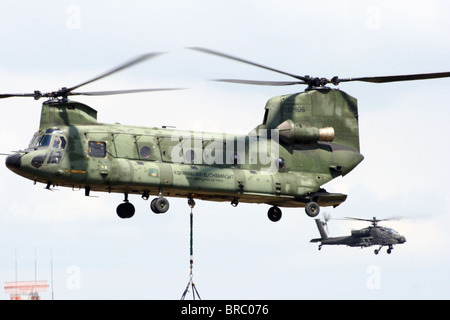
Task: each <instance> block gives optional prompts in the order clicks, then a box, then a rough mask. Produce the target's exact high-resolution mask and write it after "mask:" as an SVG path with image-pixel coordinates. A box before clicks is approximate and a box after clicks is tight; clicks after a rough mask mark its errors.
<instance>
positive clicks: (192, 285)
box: [181, 197, 202, 300]
mask: <svg viewBox="0 0 450 320" xmlns="http://www.w3.org/2000/svg"><path fill="white" fill-rule="evenodd" d="M188 204H189V207H190V208H191V216H190V225H191V232H190V269H191V271H190V274H189V282H188V284H187V286H186V289H185V290H184V292H183V295H182V296H181V300H184V298H185V297H186V294H187V293H188V292H189V287H190V286H191V287H192V298H193V299H194V300H195V296H197V297H198V299H199V300H202V299H201V298H200V295H199V294H198V291H197V288H196V287H195V284H194V281H193V280H192V278H193V274H192V269H193V267H194V242H193V237H194V214H193V212H192V209H193V208H194V206H195V201H194V199H192V197H190V198H189V200H188Z"/></svg>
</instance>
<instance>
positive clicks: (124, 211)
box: [0, 48, 450, 221]
mask: <svg viewBox="0 0 450 320" xmlns="http://www.w3.org/2000/svg"><path fill="white" fill-rule="evenodd" d="M190 49H194V50H197V51H201V52H204V53H208V54H213V55H216V56H220V57H224V58H227V59H232V60H235V61H239V62H243V63H247V64H250V65H253V66H257V67H261V68H264V69H267V70H271V71H274V72H277V73H281V74H283V75H287V76H290V77H293V78H295V79H296V81H294V82H273V81H271V82H268V81H249V80H233V79H221V80H218V81H222V82H234V83H243V84H256V85H276V86H280V85H297V84H301V85H306V86H307V88H306V90H305V91H303V92H299V93H293V94H287V95H282V96H277V97H273V98H271V99H269V100H268V101H267V104H266V106H265V112H264V116H263V120H262V123H261V124H259V125H257V126H256V128H255V129H253V130H252V131H251V132H250V133H249V134H248V135H230V134H226V133H210V132H193V131H181V130H175V129H171V128H164V127H163V128H155V127H136V126H126V125H121V124H103V123H99V122H97V111H96V110H94V109H93V108H91V107H89V106H87V105H85V104H83V103H80V102H76V101H73V100H69V99H68V97H69V96H74V95H87V96H103V95H111V94H126V93H137V92H147V91H158V90H174V89H175V88H166V89H135V90H119V91H99V92H76V91H75V90H76V89H79V88H80V87H82V86H85V85H87V84H89V83H92V82H94V81H97V80H100V79H102V78H104V77H106V76H109V75H111V74H114V73H116V72H118V71H120V70H123V69H126V68H128V67H130V66H132V65H135V64H137V63H141V62H143V61H144V60H147V59H150V58H154V57H156V56H158V55H159V53H149V54H146V55H143V56H140V57H138V58H136V59H134V60H132V61H130V62H128V63H125V64H123V65H121V66H119V67H117V68H114V69H112V70H111V71H109V72H106V73H104V74H102V75H100V76H97V77H95V78H93V79H91V80H89V81H86V82H83V83H81V84H79V85H76V86H73V87H69V88H67V87H63V88H62V89H60V90H57V91H53V92H48V93H42V92H40V91H34V92H33V93H19V94H0V98H10V97H32V98H34V99H36V100H38V99H40V98H48V100H47V101H45V102H44V103H43V104H42V110H41V118H40V123H39V128H38V131H37V132H36V133H35V134H34V136H33V138H32V140H31V143H30V144H29V146H28V147H27V148H26V149H25V150H21V151H18V152H14V153H12V154H10V155H8V157H7V158H6V166H7V167H8V168H9V169H10V170H12V171H13V172H15V173H17V174H19V175H21V176H23V177H25V178H27V179H30V180H32V181H34V182H35V183H36V182H40V183H44V184H45V185H46V188H48V189H50V188H51V187H52V186H62V187H69V188H73V189H84V190H85V195H86V196H89V195H90V192H91V191H98V192H109V193H111V192H114V193H122V194H124V201H123V203H121V204H119V206H118V207H117V210H116V212H117V214H118V215H119V217H121V218H130V217H132V216H133V215H134V213H135V208H134V206H133V205H132V204H131V203H130V202H129V200H128V195H129V194H139V195H141V196H142V198H143V199H145V200H147V199H149V197H150V195H155V196H156V197H155V198H154V199H153V200H152V201H151V204H150V208H151V210H152V211H153V212H155V213H164V212H166V211H167V210H168V209H169V202H168V200H167V198H166V197H182V198H186V199H188V204H189V205H190V206H191V207H193V206H194V204H195V202H194V198H195V199H201V200H209V201H229V202H230V203H231V204H232V205H233V206H237V205H238V203H239V202H247V203H266V204H269V205H271V208H270V209H269V210H268V217H269V219H270V220H271V221H278V220H279V219H280V218H281V210H280V207H304V208H305V211H306V213H307V215H309V216H311V217H315V216H317V214H318V213H319V211H320V206H333V207H336V206H338V205H339V204H341V203H342V202H344V201H345V200H346V198H347V195H345V194H341V193H329V192H327V191H326V190H325V189H323V188H322V186H323V185H324V184H326V183H327V182H329V181H330V180H332V179H334V178H336V177H339V176H345V175H346V174H348V173H349V172H350V171H352V170H353V169H354V168H355V167H356V166H357V165H358V164H359V163H360V162H361V161H362V160H363V158H364V157H363V155H362V154H361V153H360V149H359V129H358V108H357V101H356V99H355V98H353V97H352V96H350V95H348V94H347V93H345V92H343V91H341V90H336V89H332V88H329V87H327V86H326V85H327V84H330V83H331V84H334V85H337V84H339V83H341V82H349V81H364V82H373V83H383V82H392V81H405V80H418V79H432V78H442V77H449V76H450V72H446V73H432V74H415V75H401V76H385V77H363V78H347V79H341V78H338V77H333V78H332V79H325V78H315V77H310V76H298V75H294V74H290V73H286V72H283V71H280V70H277V69H273V68H269V67H265V66H263V65H260V64H256V63H254V62H251V61H248V60H244V59H240V58H237V57H233V56H230V55H227V54H223V53H219V52H216V51H212V50H208V49H203V48H190Z"/></svg>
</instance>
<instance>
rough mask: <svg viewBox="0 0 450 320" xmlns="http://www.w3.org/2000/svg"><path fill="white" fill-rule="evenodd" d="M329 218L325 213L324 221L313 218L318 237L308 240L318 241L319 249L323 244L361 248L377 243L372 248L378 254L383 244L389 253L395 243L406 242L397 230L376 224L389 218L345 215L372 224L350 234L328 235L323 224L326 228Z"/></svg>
mask: <svg viewBox="0 0 450 320" xmlns="http://www.w3.org/2000/svg"><path fill="white" fill-rule="evenodd" d="M329 219H330V217H329V216H326V215H325V221H322V220H320V219H314V220H315V221H316V224H317V228H318V229H319V233H320V238H317V239H311V241H310V242H320V244H319V250H320V249H322V246H323V245H346V246H349V247H361V248H364V247H370V246H374V245H379V246H380V247H379V248H378V249H375V250H374V253H375V254H378V253H379V252H380V250H381V248H382V247H383V246H387V247H388V249H387V253H388V254H391V252H392V249H394V245H395V244H402V243H405V242H406V239H405V237H404V236H402V235H400V234H399V233H398V232H397V231H395V230H393V229H391V228H386V227H380V226H379V225H378V222H381V221H388V220H391V219H377V218H375V217H373V219H361V218H348V217H347V218H344V219H347V220H357V221H368V222H371V223H372V226H369V227H367V228H364V229H360V230H352V232H351V235H350V236H342V237H328V234H327V232H326V231H325V229H324V226H325V227H326V228H328V224H327V223H328V220H329Z"/></svg>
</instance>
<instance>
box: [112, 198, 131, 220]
mask: <svg viewBox="0 0 450 320" xmlns="http://www.w3.org/2000/svg"><path fill="white" fill-rule="evenodd" d="M116 212H117V215H118V216H119V217H120V218H122V219H129V218H131V217H132V216H134V212H135V209H134V206H133V205H132V204H131V203H129V202H124V203H121V204H119V205H118V206H117V209H116Z"/></svg>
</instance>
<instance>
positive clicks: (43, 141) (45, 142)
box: [38, 134, 52, 147]
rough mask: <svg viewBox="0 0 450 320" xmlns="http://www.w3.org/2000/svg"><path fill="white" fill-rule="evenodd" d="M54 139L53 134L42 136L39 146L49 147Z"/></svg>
mask: <svg viewBox="0 0 450 320" xmlns="http://www.w3.org/2000/svg"><path fill="white" fill-rule="evenodd" d="M51 140H52V136H51V135H49V134H46V135H43V136H41V138H40V139H39V145H38V147H48V146H49V145H50V141H51Z"/></svg>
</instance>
